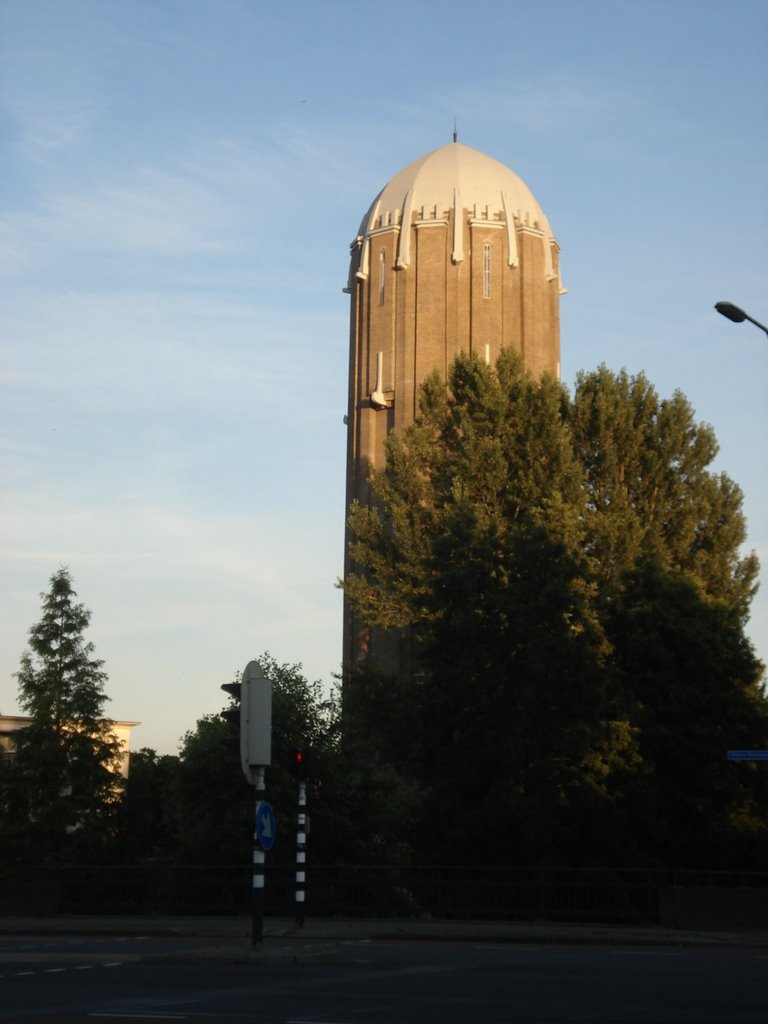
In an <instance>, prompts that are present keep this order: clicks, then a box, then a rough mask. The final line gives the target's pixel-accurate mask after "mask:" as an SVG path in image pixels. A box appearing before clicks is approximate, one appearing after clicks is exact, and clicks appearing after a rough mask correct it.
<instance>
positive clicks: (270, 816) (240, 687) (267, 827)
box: [222, 661, 275, 947]
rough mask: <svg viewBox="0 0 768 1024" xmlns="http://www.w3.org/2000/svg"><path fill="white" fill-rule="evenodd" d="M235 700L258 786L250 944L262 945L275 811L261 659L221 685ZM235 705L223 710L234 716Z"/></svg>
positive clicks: (246, 761) (248, 767) (250, 773)
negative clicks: (268, 787) (269, 794)
mask: <svg viewBox="0 0 768 1024" xmlns="http://www.w3.org/2000/svg"><path fill="white" fill-rule="evenodd" d="M222 690H226V691H227V693H229V694H230V695H231V696H232V697H233V698H234V700H235V701H236V702H237V701H238V700H239V702H240V707H239V715H238V718H239V724H240V762H241V765H242V768H243V774H244V775H245V777H246V779H247V780H248V782H250V784H251V785H252V786H254V787H255V789H256V813H255V819H256V820H255V827H254V832H253V865H252V872H253V874H252V891H251V906H252V929H251V944H252V945H253V946H254V947H258V946H261V943H262V940H263V936H264V868H265V854H266V853H267V852H268V851H269V850H271V848H272V844H273V843H274V841H275V814H274V811H273V810H272V808H271V806H270V805H269V804H268V803H267V801H266V800H265V799H264V793H265V783H264V774H265V770H266V768H267V767H268V766H269V765H270V764H272V682H271V680H270V679H268V678H267V677H266V675H265V674H264V671H263V670H262V667H261V665H259V663H258V661H249V662H248V664H247V665H246V666H245V671H244V672H243V679H242V682H241V683H227V684H225V685H224V686H222ZM236 713H237V709H236V708H235V707H233V708H230V709H228V711H226V712H224V717H226V718H230V720H231V719H232V717H233V715H234V714H236Z"/></svg>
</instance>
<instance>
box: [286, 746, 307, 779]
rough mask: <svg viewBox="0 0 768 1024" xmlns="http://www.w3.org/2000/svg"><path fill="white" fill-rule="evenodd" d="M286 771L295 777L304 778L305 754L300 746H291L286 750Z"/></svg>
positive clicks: (305, 772)
mask: <svg viewBox="0 0 768 1024" xmlns="http://www.w3.org/2000/svg"><path fill="white" fill-rule="evenodd" d="M288 771H289V772H290V773H291V775H295V776H296V778H297V779H306V777H307V755H306V753H305V752H304V751H303V750H302V749H301V748H300V747H291V749H290V750H289V751H288Z"/></svg>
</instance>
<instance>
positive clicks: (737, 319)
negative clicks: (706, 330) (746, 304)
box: [715, 302, 768, 335]
mask: <svg viewBox="0 0 768 1024" xmlns="http://www.w3.org/2000/svg"><path fill="white" fill-rule="evenodd" d="M715 309H716V310H717V312H718V313H721V314H722V315H723V316H725V317H728V319H729V320H733V322H734V323H735V324H740V323H743V322H744V321H745V320H749V322H750V323H751V324H754V325H755V327H759V328H760V330H761V331H765V333H766V334H767V335H768V327H766V326H765V324H761V323H760V321H759V320H755V319H754V317H751V316H750V315H749V313H745V312H744V310H743V309H739V307H738V306H734V304H733V303H732V302H716V303H715Z"/></svg>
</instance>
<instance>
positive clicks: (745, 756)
mask: <svg viewBox="0 0 768 1024" xmlns="http://www.w3.org/2000/svg"><path fill="white" fill-rule="evenodd" d="M728 760H729V761H768V750H729V751H728Z"/></svg>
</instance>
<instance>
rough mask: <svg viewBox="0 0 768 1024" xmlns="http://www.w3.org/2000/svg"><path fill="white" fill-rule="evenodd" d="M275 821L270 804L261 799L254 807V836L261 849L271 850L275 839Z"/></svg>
mask: <svg viewBox="0 0 768 1024" xmlns="http://www.w3.org/2000/svg"><path fill="white" fill-rule="evenodd" d="M275 832H276V822H275V812H274V811H273V810H272V804H268V803H267V801H266V800H262V801H261V803H260V804H259V806H258V807H257V808H256V838H257V839H258V840H259V845H260V846H261V848H262V850H271V849H272V844H273V843H274V841H275Z"/></svg>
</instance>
